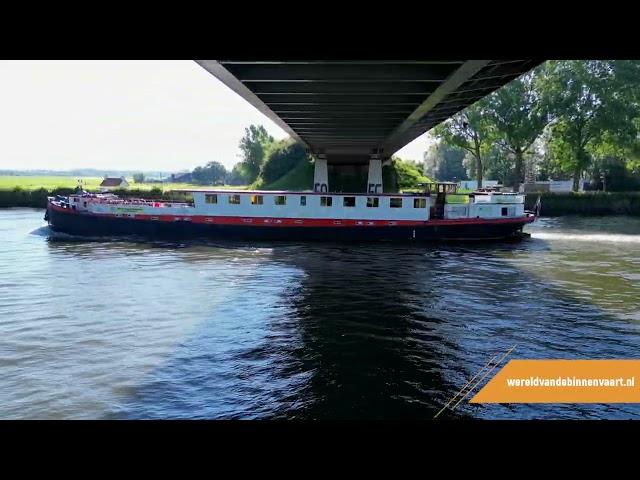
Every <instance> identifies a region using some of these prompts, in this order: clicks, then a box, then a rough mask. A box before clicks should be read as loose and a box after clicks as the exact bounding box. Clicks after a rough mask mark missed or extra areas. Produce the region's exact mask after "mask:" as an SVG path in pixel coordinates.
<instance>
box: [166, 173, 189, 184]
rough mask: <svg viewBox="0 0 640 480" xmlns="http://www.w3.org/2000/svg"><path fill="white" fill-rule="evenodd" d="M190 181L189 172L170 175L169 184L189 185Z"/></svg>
mask: <svg viewBox="0 0 640 480" xmlns="http://www.w3.org/2000/svg"><path fill="white" fill-rule="evenodd" d="M192 180H193V178H192V176H191V172H184V173H172V174H171V183H191V182H192Z"/></svg>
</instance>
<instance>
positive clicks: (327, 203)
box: [320, 197, 333, 207]
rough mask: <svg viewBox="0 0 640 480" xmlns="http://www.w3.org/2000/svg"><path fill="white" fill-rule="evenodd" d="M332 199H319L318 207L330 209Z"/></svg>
mask: <svg viewBox="0 0 640 480" xmlns="http://www.w3.org/2000/svg"><path fill="white" fill-rule="evenodd" d="M332 200H333V197H320V206H321V207H330V206H331V202H332Z"/></svg>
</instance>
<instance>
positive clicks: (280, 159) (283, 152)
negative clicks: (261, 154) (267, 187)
mask: <svg viewBox="0 0 640 480" xmlns="http://www.w3.org/2000/svg"><path fill="white" fill-rule="evenodd" d="M308 160H309V156H308V155H307V151H306V149H305V148H304V146H303V145H301V144H300V143H297V142H295V141H293V140H292V139H285V140H281V141H279V142H276V143H274V144H273V145H272V146H271V147H270V148H269V150H268V152H267V157H266V160H265V161H264V163H263V164H262V168H261V170H260V177H261V178H262V181H263V182H264V183H266V184H269V183H273V182H275V181H276V180H278V179H279V178H281V177H282V176H284V175H285V174H287V173H288V172H290V171H291V170H293V169H294V168H295V167H296V166H297V165H298V164H299V163H300V162H304V161H308Z"/></svg>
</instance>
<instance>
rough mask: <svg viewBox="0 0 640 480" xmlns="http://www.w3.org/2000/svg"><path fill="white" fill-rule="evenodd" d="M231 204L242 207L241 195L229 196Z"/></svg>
mask: <svg viewBox="0 0 640 480" xmlns="http://www.w3.org/2000/svg"><path fill="white" fill-rule="evenodd" d="M229 203H231V204H233V205H240V195H229Z"/></svg>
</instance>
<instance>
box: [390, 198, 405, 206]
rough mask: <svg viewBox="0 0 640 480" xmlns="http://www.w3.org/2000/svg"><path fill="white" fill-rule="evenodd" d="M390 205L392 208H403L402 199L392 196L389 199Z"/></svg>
mask: <svg viewBox="0 0 640 480" xmlns="http://www.w3.org/2000/svg"><path fill="white" fill-rule="evenodd" d="M389 206H390V207H391V208H402V199H401V198H396V197H394V198H391V199H390V200H389Z"/></svg>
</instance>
